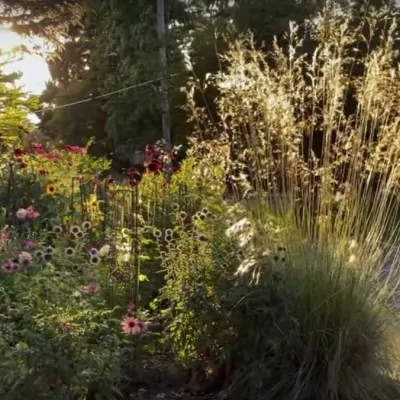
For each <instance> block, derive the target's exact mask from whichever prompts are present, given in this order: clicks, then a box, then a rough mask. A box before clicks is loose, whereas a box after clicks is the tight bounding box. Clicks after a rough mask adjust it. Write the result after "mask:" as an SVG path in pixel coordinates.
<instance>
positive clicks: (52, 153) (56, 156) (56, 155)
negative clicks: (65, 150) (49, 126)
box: [41, 151, 61, 161]
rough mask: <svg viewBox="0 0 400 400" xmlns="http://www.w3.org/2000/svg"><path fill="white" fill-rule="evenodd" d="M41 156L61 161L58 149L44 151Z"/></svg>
mask: <svg viewBox="0 0 400 400" xmlns="http://www.w3.org/2000/svg"><path fill="white" fill-rule="evenodd" d="M41 156H42V157H44V158H47V159H48V160H52V161H59V160H60V158H61V156H60V153H59V152H58V151H50V152H49V153H42V154H41Z"/></svg>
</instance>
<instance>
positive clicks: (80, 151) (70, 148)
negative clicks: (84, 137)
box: [65, 144, 87, 154]
mask: <svg viewBox="0 0 400 400" xmlns="http://www.w3.org/2000/svg"><path fill="white" fill-rule="evenodd" d="M65 150H67V151H68V152H70V153H75V154H86V153H87V151H86V149H85V148H84V147H79V146H71V145H70V144H67V145H66V146H65Z"/></svg>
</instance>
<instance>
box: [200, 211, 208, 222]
mask: <svg viewBox="0 0 400 400" xmlns="http://www.w3.org/2000/svg"><path fill="white" fill-rule="evenodd" d="M199 218H200V219H201V220H202V221H204V220H205V219H206V214H204V213H200V214H199Z"/></svg>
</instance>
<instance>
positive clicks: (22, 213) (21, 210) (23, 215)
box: [16, 208, 28, 219]
mask: <svg viewBox="0 0 400 400" xmlns="http://www.w3.org/2000/svg"><path fill="white" fill-rule="evenodd" d="M27 215H28V211H27V210H25V208H19V209H18V211H17V212H16V216H17V218H18V219H25V218H26V217H27Z"/></svg>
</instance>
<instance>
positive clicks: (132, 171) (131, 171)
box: [125, 168, 140, 176]
mask: <svg viewBox="0 0 400 400" xmlns="http://www.w3.org/2000/svg"><path fill="white" fill-rule="evenodd" d="M125 173H126V174H127V175H128V176H134V175H136V176H140V172H139V171H138V170H137V169H136V168H128V169H127V170H126V171H125Z"/></svg>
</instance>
